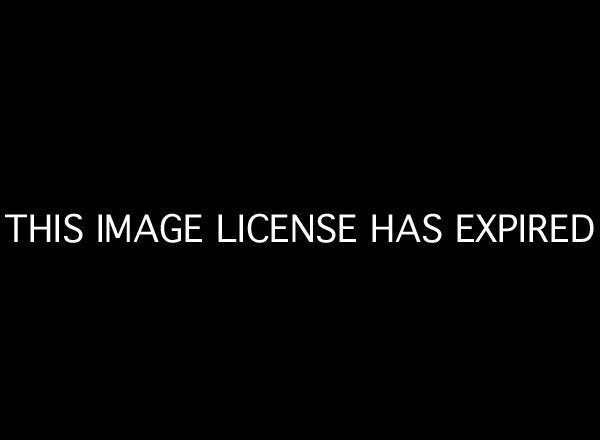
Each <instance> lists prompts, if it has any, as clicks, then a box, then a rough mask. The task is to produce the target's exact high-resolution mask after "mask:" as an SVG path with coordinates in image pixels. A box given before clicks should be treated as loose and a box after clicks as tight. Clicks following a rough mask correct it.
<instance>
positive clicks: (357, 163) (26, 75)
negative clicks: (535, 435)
mask: <svg viewBox="0 0 600 440" xmlns="http://www.w3.org/2000/svg"><path fill="white" fill-rule="evenodd" d="M52 12H57V11H52ZM153 12H157V11H153ZM163 12H164V11H163ZM247 12H248V14H247V13H246V12H240V11H239V10H237V9H236V11H233V10H232V11H228V12H227V13H225V14H224V15H223V14H221V15H216V14H215V13H214V12H212V11H211V12H207V11H204V12H195V13H193V14H190V15H188V14H186V13H184V12H183V11H180V12H177V13H175V15H173V16H171V15H170V14H169V15H167V14H166V13H165V15H164V16H163V14H162V12H161V14H159V15H160V18H156V16H155V15H152V17H150V16H147V15H146V13H145V12H144V13H141V12H140V11H137V12H136V13H133V14H127V15H126V14H125V13H124V12H122V13H119V14H114V16H112V15H111V16H110V17H107V18H102V19H100V18H99V17H100V15H97V14H100V12H97V13H96V12H95V13H94V14H92V15H85V19H83V18H82V16H78V18H77V19H75V18H74V19H66V22H65V23H63V22H62V21H57V20H50V19H48V16H46V17H45V16H44V14H43V13H41V14H40V16H36V17H35V19H34V18H33V15H36V14H34V13H33V12H32V11H30V12H28V14H26V15H25V16H23V17H24V19H25V20H24V21H19V23H18V24H16V25H15V26H14V29H10V30H8V31H7V39H6V44H5V52H4V55H3V66H4V67H3V70H4V72H3V73H4V74H5V79H4V80H3V85H4V87H3V96H4V99H3V110H4V111H3V124H2V125H3V133H4V136H3V137H4V142H3V156H4V158H3V160H2V173H1V176H2V177H1V179H2V201H1V202H2V205H1V206H2V213H3V214H4V213H5V212H31V213H42V212H43V213H67V212H79V213H83V214H86V215H87V216H89V215H92V214H94V213H96V212H105V211H107V210H110V211H113V212H124V211H131V212H151V213H153V214H155V215H158V214H160V213H163V212H169V211H175V212H179V213H186V212H190V213H202V214H204V215H205V216H206V217H208V218H210V217H211V216H214V215H215V214H216V213H217V212H222V211H229V212H237V211H239V210H243V211H246V212H252V211H256V212H288V213H292V212H294V213H319V212H325V211H328V212H334V213H335V212H356V213H359V215H361V243H360V244H359V245H348V246H342V245H338V246H331V247H326V248H323V247H321V248H317V247H291V246H285V245H283V246H275V245H273V246H268V247H262V248H252V247H244V248H234V249H232V248H227V249H225V248H218V247H216V246H214V245H210V244H207V245H206V246H199V247H175V248H164V247H158V248H154V247H152V246H138V247H129V248H128V247H126V246H124V247H117V248H115V247H111V248H102V247H98V246H95V245H94V244H93V243H88V244H83V245H81V246H76V247H63V246H54V247H53V246H39V247H35V248H31V247H27V246H23V247H20V246H10V245H9V243H8V242H7V240H4V242H3V245H2V254H3V257H5V258H3V263H2V264H3V270H2V273H3V278H4V282H3V284H4V285H5V286H6V287H5V288H3V289H2V291H3V295H2V301H3V303H4V304H3V307H2V311H3V314H4V315H5V319H3V324H4V327H5V331H4V338H3V339H4V341H5V347H6V348H5V355H6V356H5V358H6V362H5V365H7V366H8V367H9V370H10V373H9V374H8V375H7V376H6V382H7V384H8V385H9V386H10V388H11V389H13V388H14V389H15V393H14V394H11V396H14V397H11V404H10V408H11V412H12V413H13V414H15V415H20V416H23V414H31V410H32V409H34V408H35V409H38V410H40V411H39V412H40V413H41V414H45V415H46V417H47V418H45V419H44V420H47V421H46V422H44V423H49V424H52V425H57V426H63V423H67V424H71V423H73V420H74V419H77V420H78V421H83V422H88V423H86V425H87V426H88V427H89V426H99V427H107V426H109V425H112V422H113V421H123V420H128V421H131V420H133V421H134V425H136V426H138V427H148V426H150V427H152V428H153V429H158V426H157V425H160V426H163V427H165V428H166V429H167V430H168V431H171V430H174V429H176V428H180V427H181V426H183V425H184V424H183V422H184V421H191V422H192V423H193V424H201V426H198V427H200V428H202V427H203V426H204V425H203V423H205V420H207V419H208V420H210V421H212V422H213V423H214V422H216V423H217V424H218V425H219V426H221V427H222V429H225V430H230V429H239V428H242V429H251V428H255V427H256V428H261V429H266V428H269V429H273V428H274V427H275V426H276V425H278V424H279V423H281V422H283V423H282V424H283V426H284V427H285V428H286V429H287V430H286V431H282V432H288V431H290V430H291V431H295V430H298V429H306V430H308V432H314V431H313V430H312V429H313V428H312V427H313V426H315V422H317V423H318V422H323V421H328V422H330V423H329V426H330V428H329V429H331V430H332V431H331V432H337V430H340V429H344V428H350V429H357V430H358V429H359V428H363V429H365V430H366V431H365V432H372V431H373V430H375V429H383V428H384V427H386V426H387V425H388V424H389V423H391V424H392V426H395V427H396V428H399V427H400V428H401V427H403V426H407V427H408V425H404V424H403V423H405V422H401V421H402V420H407V419H408V420H410V421H412V422H413V423H416V424H418V425H420V426H421V427H422V428H423V429H426V430H431V429H440V428H441V429H455V428H460V429H465V428H467V427H469V428H471V429H473V428H474V427H475V425H477V424H478V423H481V422H483V425H484V426H485V427H486V428H487V429H488V430H490V429H491V430H497V429H507V430H509V432H512V431H510V430H511V429H512V428H511V427H512V426H514V423H515V422H522V421H525V420H528V421H532V420H533V421H534V423H532V424H531V426H532V428H533V429H540V427H548V426H551V427H553V428H556V429H557V428H558V426H557V425H559V424H560V425H561V426H563V427H566V428H568V429H573V424H572V423H573V419H572V418H571V416H572V415H573V414H576V415H577V417H578V418H579V420H580V421H581V420H583V419H584V418H585V417H586V414H588V411H589V409H586V408H587V405H586V403H585V402H586V396H589V395H590V394H591V393H592V390H593V389H595V388H594V385H593V381H592V375H591V372H592V371H593V369H594V366H595V365H596V364H595V363H594V362H592V359H593V356H592V355H593V348H594V347H593V341H594V339H595V338H596V336H597V327H598V326H597V322H596V320H595V314H596V310H597V304H596V301H595V299H594V297H593V295H594V293H595V290H597V289H596V287H595V284H594V283H593V281H595V279H594V269H595V266H596V262H597V253H596V247H597V238H595V239H594V242H593V243H590V244H587V245H560V244H559V245H552V246H544V245H541V246H522V245H521V246H518V245H515V244H508V245H506V246H486V245H482V246H460V245H458V244H456V243H455V242H454V241H455V240H454V238H455V236H454V225H453V218H454V216H455V215H456V214H457V213H460V212H477V213H487V214H490V213H512V214H518V213H530V212H531V213H545V214H549V213H585V214H588V215H592V216H593V217H594V218H595V220H596V221H597V212H598V211H597V208H596V207H595V205H596V203H595V200H596V199H595V195H594V193H593V188H594V187H595V186H596V184H595V180H596V179H595V178H594V177H595V174H594V161H593V159H592V154H593V152H592V147H593V146H594V145H596V144H597V135H596V133H595V130H594V128H595V121H596V118H597V108H596V107H595V102H596V101H597V85H596V84H595V82H594V81H593V78H595V77H597V69H596V68H595V66H594V65H593V54H594V52H593V49H594V47H593V46H592V44H591V43H592V40H591V39H589V38H590V36H589V35H588V33H591V32H592V29H591V28H589V27H588V26H587V25H586V24H585V23H584V22H583V21H582V19H581V18H580V17H575V18H569V17H567V16H566V15H565V16H563V17H561V19H560V20H559V21H556V19H553V20H550V19H549V18H543V17H542V16H541V15H540V14H539V13H536V14H532V15H527V17H526V18H524V17H525V13H524V11H521V13H520V14H516V15H514V16H513V15H510V14H509V16H506V15H504V14H500V11H496V12H494V13H487V12H483V11H481V13H480V15H477V13H476V12H475V11H469V14H466V11H445V12H441V11H427V12H425V13H420V14H416V13H414V12H412V11H404V12H397V11H395V12H393V13H392V12H385V11H380V12H376V13H374V14H371V13H369V14H367V13H366V11H353V12H354V14H351V15H347V14H346V13H344V14H338V13H332V14H328V15H327V17H326V18H325V14H324V11H321V13H319V14H308V16H307V15H306V14H303V13H301V11H295V12H293V13H284V12H283V11H281V12H280V13H276V12H275V11H272V10H270V11H269V13H268V14H267V13H266V12H265V11H262V12H261V11H255V10H253V11H247ZM305 12H306V11H305ZM338 12H339V11H338ZM446 12H448V13H449V12H453V13H454V15H446ZM538 12H539V11H538ZM69 13H70V14H73V13H74V12H73V11H70V12H69ZM250 13H253V14H251V15H249V14H250ZM75 14H76V13H75ZM278 14H280V15H278ZM470 14H474V15H470ZM184 16H185V18H184ZM69 17H70V15H69ZM102 17H104V15H102ZM257 17H259V18H260V19H259V18H257ZM517 17H518V18H517ZM63 18H65V16H64V15H63ZM375 212H376V213H380V214H387V213H395V214H405V213H413V214H423V213H428V212H438V213H440V214H441V215H443V217H444V219H445V220H446V221H447V225H448V227H447V228H445V229H444V233H445V238H444V241H443V243H441V244H440V245H438V246H420V247H417V246H413V245H411V244H410V243H407V244H406V245H401V246H394V247H377V248H376V247H374V246H371V245H369V244H368V238H369V234H368V229H367V228H366V225H368V223H364V221H365V220H368V218H369V215H370V214H371V213H375ZM363 229H366V232H365V231H363ZM3 233H5V231H3ZM4 237H6V235H4ZM54 411H56V412H58V413H61V414H63V416H62V417H54V416H52V414H53V412H54ZM36 413H38V412H36ZM40 417H41V416H40ZM173 417H174V418H173ZM40 420H41V419H40ZM92 423H93V424H92ZM578 425H579V423H578ZM48 426H50V425H48ZM133 429H139V428H135V427H134V428H133Z"/></svg>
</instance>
